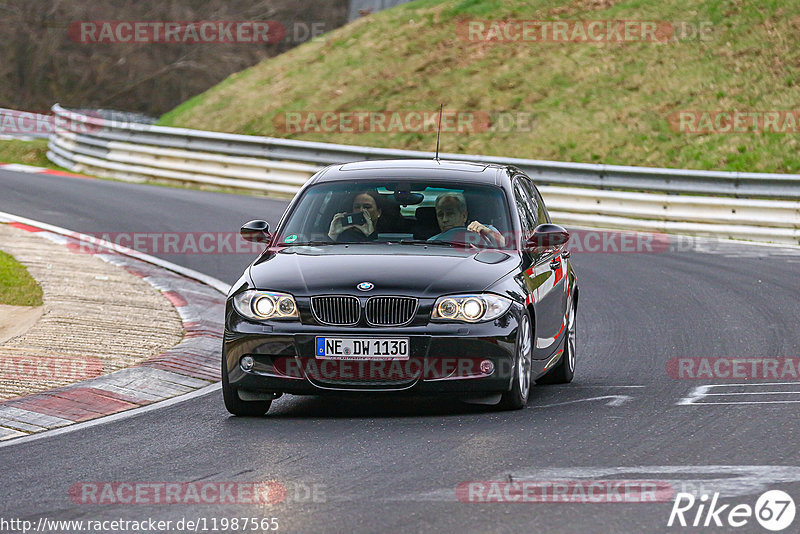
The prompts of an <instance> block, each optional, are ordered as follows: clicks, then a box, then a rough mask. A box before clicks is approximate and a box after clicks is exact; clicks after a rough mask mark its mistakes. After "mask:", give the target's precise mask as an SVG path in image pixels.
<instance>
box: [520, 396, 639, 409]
mask: <svg viewBox="0 0 800 534" xmlns="http://www.w3.org/2000/svg"><path fill="white" fill-rule="evenodd" d="M632 398H633V397H631V396H629V395H604V396H602V397H590V398H588V399H575V400H569V401H564V402H556V403H553V404H539V405H533V406H532V408H552V407H553V406H564V405H565V404H575V403H576V402H589V401H597V400H606V399H611V400H609V401H608V402H607V403H606V406H621V405H622V404H624V403H626V402H628V401H629V400H631V399H632Z"/></svg>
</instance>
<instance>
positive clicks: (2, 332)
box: [0, 304, 44, 344]
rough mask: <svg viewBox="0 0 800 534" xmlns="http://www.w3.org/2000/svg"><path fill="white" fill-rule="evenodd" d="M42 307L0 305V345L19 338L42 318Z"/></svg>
mask: <svg viewBox="0 0 800 534" xmlns="http://www.w3.org/2000/svg"><path fill="white" fill-rule="evenodd" d="M43 311H44V306H9V305H8V304H0V344H2V343H5V342H6V341H8V340H9V339H11V338H14V337H17V336H21V335H22V334H24V333H25V332H27V331H28V329H29V328H30V327H32V326H33V325H34V324H35V323H36V321H38V320H39V317H41V316H42V312H43Z"/></svg>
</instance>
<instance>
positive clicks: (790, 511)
mask: <svg viewBox="0 0 800 534" xmlns="http://www.w3.org/2000/svg"><path fill="white" fill-rule="evenodd" d="M718 501H719V493H714V496H713V497H711V499H710V502H709V496H708V495H707V494H703V495H701V496H700V497H699V498H697V497H695V496H694V495H692V494H691V493H678V494H677V495H676V496H675V503H674V504H673V505H672V511H671V512H670V514H669V521H667V526H668V527H671V526H673V525H674V526H678V525H680V526H682V527H687V526H688V527H722V526H728V527H733V528H739V527H743V526H745V525H747V524H748V523H750V521H751V520H752V519H753V518H754V517H755V519H756V521H757V522H758V523H759V524H760V525H761V526H762V527H764V528H765V529H767V530H771V531H773V532H778V531H781V530H784V529H785V528H786V527H788V526H789V525H791V524H792V521H794V514H795V506H794V500H793V499H792V498H791V497H790V496H789V494H788V493H786V492H784V491H781V490H770V491H767V492H764V493H763V494H762V495H761V496H760V497H759V498H758V499H757V500H756V503H755V506H750V505H749V504H745V503H741V504H736V505H731V504H719V503H718Z"/></svg>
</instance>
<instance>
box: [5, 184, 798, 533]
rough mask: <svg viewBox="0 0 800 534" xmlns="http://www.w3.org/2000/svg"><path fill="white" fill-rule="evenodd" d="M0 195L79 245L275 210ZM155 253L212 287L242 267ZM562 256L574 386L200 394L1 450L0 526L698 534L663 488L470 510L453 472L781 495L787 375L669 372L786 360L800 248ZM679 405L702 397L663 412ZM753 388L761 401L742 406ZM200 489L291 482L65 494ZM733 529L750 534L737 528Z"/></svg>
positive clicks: (786, 470) (128, 188)
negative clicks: (81, 494)
mask: <svg viewBox="0 0 800 534" xmlns="http://www.w3.org/2000/svg"><path fill="white" fill-rule="evenodd" d="M0 191H1V192H2V193H0V211H6V212H10V213H13V214H16V215H21V216H25V217H30V218H32V219H37V220H40V221H44V222H47V223H51V224H55V225H59V226H63V227H66V228H69V229H71V230H77V231H80V232H92V233H96V232H118V231H125V232H165V231H170V232H172V231H174V232H193V231H213V232H228V231H233V232H235V231H237V230H238V228H239V226H240V225H241V224H242V223H243V222H245V221H247V220H249V219H254V218H264V219H266V220H268V221H269V223H270V224H271V225H272V226H273V227H274V225H275V223H277V220H278V218H279V216H280V214H281V212H282V210H283V208H284V206H285V204H286V203H285V202H282V201H276V200H266V199H256V198H250V197H246V196H239V195H225V194H218V193H207V192H198V191H192V190H185V189H176V188H168V187H156V186H144V185H134V184H126V183H119V182H111V181H101V180H81V179H73V178H64V177H52V176H44V175H31V174H21V173H14V172H6V171H0ZM546 200H547V199H546V198H545V201H546ZM161 256H162V257H164V258H165V259H167V260H169V261H172V262H175V263H178V264H180V265H185V266H187V267H190V268H192V269H196V270H198V271H201V272H203V273H206V274H208V275H211V276H214V277H217V278H219V279H221V280H223V281H225V282H228V283H232V282H234V281H235V280H236V278H238V276H239V275H240V274H241V271H242V269H243V268H244V267H245V266H246V265H247V264H248V263H249V262H250V261H251V259H252V258H251V257H250V256H247V255H241V254H234V255H223V254H216V255H210V254H187V255H175V254H172V255H163V254H161ZM573 257H574V262H575V266H576V269H577V273H578V280H579V283H580V287H581V300H580V307H579V315H578V321H579V330H578V369H577V372H576V378H575V381H574V382H573V383H572V384H571V385H568V386H539V387H536V388H534V389H533V391H532V392H531V400H530V401H529V403H528V407H527V408H526V409H524V410H520V411H516V412H494V411H492V410H490V409H487V408H486V407H480V406H470V405H465V404H461V403H458V402H455V401H453V402H439V401H436V402H432V401H430V400H427V401H426V400H424V399H419V400H416V399H411V400H405V399H404V400H402V401H400V402H398V401H397V400H396V399H392V398H385V397H371V398H368V399H364V398H342V399H339V398H322V397H305V398H301V397H291V396H284V397H282V398H281V399H279V400H278V401H276V402H275V403H273V407H272V410H271V411H270V413H269V415H268V416H267V417H264V418H255V419H254V418H233V417H229V415H228V413H227V412H226V411H225V408H224V406H223V404H222V398H221V393H220V392H219V391H215V392H214V393H212V394H208V395H205V396H202V397H198V398H195V399H192V400H190V401H186V402H183V403H180V404H176V405H174V406H170V407H167V408H164V409H160V410H154V411H151V412H149V413H144V414H142V415H138V416H135V417H130V418H127V419H123V420H120V421H116V422H110V423H107V424H103V425H98V426H94V427H91V428H87V429H81V430H77V431H74V432H70V433H65V434H62V435H57V436H52V437H46V438H43V439H39V440H35V441H32V442H28V443H24V444H19V445H13V444H12V445H10V446H6V447H2V448H0V466H2V479H1V480H2V484H0V517H4V518H9V517H16V518H23V519H29V520H32V521H34V522H36V521H38V520H39V518H41V517H46V518H50V519H84V520H98V519H119V518H122V519H131V520H143V519H147V518H154V519H158V520H173V521H176V520H180V519H182V518H188V519H198V518H207V521H210V520H211V518H223V517H228V518H230V517H234V516H242V517H243V516H256V517H276V518H278V520H279V524H280V530H279V531H280V532H347V531H350V530H355V531H360V532H378V531H388V532H431V531H442V532H455V531H469V532H515V533H527V532H592V533H598V532H609V533H611V532H614V533H616V532H660V531H667V530H670V531H687V532H699V531H701V530H702V529H701V528H692V527H686V528H672V529H667V526H666V525H667V520H668V518H669V515H670V511H671V509H672V498H669V499H666V500H664V502H656V503H652V502H644V503H620V502H599V503H521V502H517V503H493V502H489V503H470V502H460V501H459V500H458V499H457V498H456V488H457V487H458V486H459V484H461V483H464V482H469V481H514V480H520V479H522V480H535V481H560V480H649V481H666V482H667V483H669V484H670V485H671V487H672V488H673V489H674V491H675V492H678V491H682V490H686V491H693V490H694V491H698V490H699V491H700V492H706V493H708V494H711V493H713V492H714V491H719V492H720V497H719V500H720V503H722V504H730V505H735V504H738V503H746V504H749V505H751V506H753V505H754V504H755V501H756V499H757V497H758V496H759V495H760V494H762V493H763V492H764V491H766V490H768V489H782V490H784V491H786V492H788V493H789V494H790V495H792V496H794V498H795V501H797V500H798V498H800V457H799V456H798V451H799V450H800V445H799V444H800V429H798V424H797V422H798V416H797V408H798V404H797V402H800V395H799V394H800V380H795V381H794V382H791V381H788V383H787V384H784V385H781V386H770V387H771V388H772V390H774V389H775V388H780V390H781V391H782V393H781V394H780V395H774V394H770V395H763V394H761V393H763V388H764V386H760V387H761V388H762V389H761V390H758V387H759V386H754V385H752V384H750V385H745V386H739V387H738V389H736V392H737V394H733V395H717V396H713V397H703V398H700V397H698V396H697V395H695V397H691V395H690V393H691V392H692V391H693V390H694V388H696V387H697V386H702V385H709V384H712V385H714V384H717V385H723V387H722V388H710V389H707V390H706V392H709V393H710V392H715V393H718V392H720V391H725V392H728V391H733V390H731V389H727V390H725V389H724V387H730V384H734V383H739V381H736V380H733V381H731V380H727V381H725V380H716V381H713V380H702V379H701V380H686V379H683V380H679V379H675V378H670V376H669V375H668V373H667V370H666V366H667V362H668V360H669V359H670V358H675V357H703V356H707V357H723V356H724V357H742V358H745V357H797V356H800V354H798V348H799V347H800V329H798V327H797V325H798V302H800V283H798V274H799V273H800V263H799V262H800V256H797V255H794V254H791V253H784V252H781V251H780V249H774V248H768V247H758V246H746V245H738V246H736V247H730V248H725V249H724V251H723V250H722V249H720V250H717V251H715V252H713V253H707V252H697V251H687V252H664V253H653V254H621V253H597V254H590V253H583V254H581V253H575V254H573ZM762 382H763V381H762ZM726 384H727V386H725V385H726ZM748 388H749V389H748ZM754 393H755V394H754ZM685 398H694V399H698V398H699V399H700V400H699V401H697V402H694V403H692V404H686V403H684V404H680V403H681V402H682V399H685ZM767 398H768V399H770V400H772V401H776V402H770V403H752V401H754V400H756V401H761V400H765V399H767ZM709 399H711V401H713V402H717V404H707V402H706V401H709ZM777 401H780V402H777ZM203 480H213V481H232V482H235V481H239V482H261V481H270V480H275V481H279V482H281V483H283V484H285V486H286V487H287V491H288V492H287V495H286V500H285V501H284V502H282V503H280V504H274V505H265V504H261V505H239V504H236V505H190V504H170V505H164V504H159V505H148V504H114V505H99V504H82V503H81V504H77V503H75V502H73V501H72V500H71V499H70V495H69V491H70V488H71V487H73V485H75V484H78V483H81V482H92V481H94V482H187V481H203ZM687 518H691V519H693V518H694V510H693V511H692V513H691V514H687ZM797 521H798V520H796V521H795V525H796V524H797ZM209 524H210V523H209ZM794 528H796V526H795V527H794ZM724 530H726V531H728V530H731V529H730V527H726V528H725V529H724ZM790 530H791V529H790ZM717 531H722V529H717ZM737 531H738V532H765V530H764V529H763V528H761V527H760V526H759V525H758V524H757V523H756V521H755V520H754V519H752V518H751V519H750V522H749V523H748V524H747V525H746V526H744V527H743V528H739V529H737ZM795 531H796V530H795ZM176 532H177V531H176Z"/></svg>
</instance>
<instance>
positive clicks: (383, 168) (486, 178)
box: [312, 159, 508, 185]
mask: <svg viewBox="0 0 800 534" xmlns="http://www.w3.org/2000/svg"><path fill="white" fill-rule="evenodd" d="M507 175H508V172H507V167H505V166H502V165H495V164H490V163H473V162H469V161H451V160H434V159H391V160H368V161H355V162H352V163H343V164H336V165H331V166H330V167H327V168H325V169H323V170H322V171H320V172H319V173H318V174H317V175H316V176H315V177H314V179H313V182H312V183H322V182H334V181H353V180H374V179H376V178H407V179H422V180H456V181H459V182H474V183H483V184H493V185H501V183H502V177H503V176H507Z"/></svg>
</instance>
